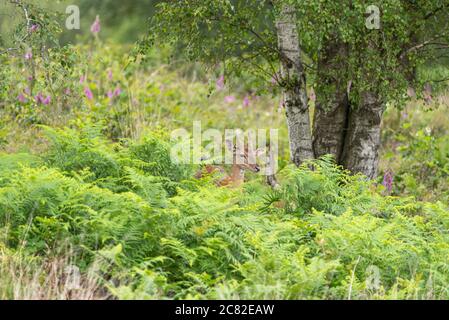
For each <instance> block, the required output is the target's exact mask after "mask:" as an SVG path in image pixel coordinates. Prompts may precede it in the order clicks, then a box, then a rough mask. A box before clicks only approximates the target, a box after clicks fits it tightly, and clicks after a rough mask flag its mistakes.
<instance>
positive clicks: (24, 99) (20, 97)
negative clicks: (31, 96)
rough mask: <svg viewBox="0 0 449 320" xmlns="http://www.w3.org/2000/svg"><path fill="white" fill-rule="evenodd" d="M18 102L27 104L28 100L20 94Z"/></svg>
mask: <svg viewBox="0 0 449 320" xmlns="http://www.w3.org/2000/svg"><path fill="white" fill-rule="evenodd" d="M17 100H19V102H20V103H25V102H27V99H26V98H25V96H24V95H23V93H21V94H19V95H18V96H17Z"/></svg>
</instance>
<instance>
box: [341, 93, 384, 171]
mask: <svg viewBox="0 0 449 320" xmlns="http://www.w3.org/2000/svg"><path fill="white" fill-rule="evenodd" d="M383 111H384V103H383V102H382V100H381V98H380V97H379V95H378V94H377V93H374V92H365V93H364V94H362V97H361V101H360V103H359V105H358V106H357V107H355V108H352V109H351V110H350V112H349V127H348V128H349V129H348V132H347V134H346V140H345V146H344V150H343V154H342V164H343V165H344V167H345V168H347V169H349V170H350V171H351V172H353V173H363V174H364V175H366V176H367V177H368V178H370V179H373V178H375V177H376V176H377V165H378V162H379V146H380V131H381V130H380V129H381V122H382V114H383Z"/></svg>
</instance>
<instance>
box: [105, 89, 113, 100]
mask: <svg viewBox="0 0 449 320" xmlns="http://www.w3.org/2000/svg"><path fill="white" fill-rule="evenodd" d="M106 95H107V96H108V98H109V99H112V98H114V93H113V92H112V91H111V90H109V91H108V93H106Z"/></svg>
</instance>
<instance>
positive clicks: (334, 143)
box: [313, 41, 349, 163]
mask: <svg viewBox="0 0 449 320" xmlns="http://www.w3.org/2000/svg"><path fill="white" fill-rule="evenodd" d="M346 63H347V48H346V46H345V45H344V44H342V43H339V42H338V41H333V42H331V41H329V43H327V44H326V47H325V48H324V49H323V50H322V51H321V53H320V57H319V59H318V86H317V89H316V103H315V112H314V117H313V150H314V152H315V156H316V157H317V158H318V157H321V156H323V155H325V154H331V155H333V156H334V158H335V161H336V162H337V163H340V161H341V154H342V152H343V147H344V142H345V136H346V131H347V126H348V115H349V100H348V93H347V91H348V85H347V83H345V81H344V79H345V77H344V76H339V74H337V72H338V73H344V69H345V64H346Z"/></svg>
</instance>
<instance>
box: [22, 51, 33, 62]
mask: <svg viewBox="0 0 449 320" xmlns="http://www.w3.org/2000/svg"><path fill="white" fill-rule="evenodd" d="M24 57H25V60H31V59H32V58H33V52H31V50H28V51H27V52H26V53H25V56H24Z"/></svg>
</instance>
